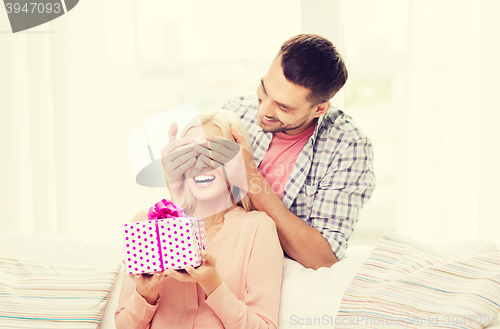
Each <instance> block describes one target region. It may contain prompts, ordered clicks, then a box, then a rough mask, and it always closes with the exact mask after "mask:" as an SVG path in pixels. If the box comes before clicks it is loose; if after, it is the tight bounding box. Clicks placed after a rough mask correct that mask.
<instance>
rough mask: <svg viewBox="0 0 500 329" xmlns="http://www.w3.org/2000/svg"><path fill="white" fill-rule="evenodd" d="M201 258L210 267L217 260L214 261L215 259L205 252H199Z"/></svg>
mask: <svg viewBox="0 0 500 329" xmlns="http://www.w3.org/2000/svg"><path fill="white" fill-rule="evenodd" d="M201 258H203V259H204V260H205V261H206V262H207V263H208V264H209V265H211V266H215V264H216V263H217V259H215V257H214V256H213V255H212V254H211V253H209V252H208V251H206V250H202V251H201Z"/></svg>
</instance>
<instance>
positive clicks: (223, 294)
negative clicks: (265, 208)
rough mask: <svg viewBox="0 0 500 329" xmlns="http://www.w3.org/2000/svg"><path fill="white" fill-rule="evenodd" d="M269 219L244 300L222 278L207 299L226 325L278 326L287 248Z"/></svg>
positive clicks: (255, 251) (256, 249) (257, 244)
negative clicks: (285, 249)
mask: <svg viewBox="0 0 500 329" xmlns="http://www.w3.org/2000/svg"><path fill="white" fill-rule="evenodd" d="M265 223H266V225H265V226H264V225H263V226H264V227H262V231H261V232H262V234H258V235H257V236H256V239H255V242H254V246H253V248H252V252H251V256H250V260H249V263H248V272H247V280H246V287H245V297H244V300H243V301H241V300H238V299H237V298H236V296H235V295H234V294H233V293H232V292H231V291H230V290H229V288H228V287H227V286H226V285H225V284H224V282H222V284H221V285H220V286H219V287H218V288H217V289H215V290H214V291H213V292H212V293H211V294H210V295H209V296H208V297H207V299H206V301H205V302H206V303H207V304H208V306H210V307H211V308H212V310H213V311H214V312H215V314H217V316H218V317H219V319H220V320H221V321H222V323H223V324H224V327H225V328H226V329H240V328H241V329H243V328H273V329H276V328H277V326H278V316H279V306H280V298H281V281H282V277H283V251H282V249H281V245H280V243H279V239H278V234H277V232H276V225H275V224H274V222H273V221H272V220H270V221H266V222H265ZM259 229H261V228H259Z"/></svg>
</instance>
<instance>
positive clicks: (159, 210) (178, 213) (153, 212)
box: [148, 199, 187, 220]
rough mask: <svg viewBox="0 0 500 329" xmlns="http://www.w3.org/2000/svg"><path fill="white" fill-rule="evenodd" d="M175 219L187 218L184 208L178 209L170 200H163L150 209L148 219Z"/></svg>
mask: <svg viewBox="0 0 500 329" xmlns="http://www.w3.org/2000/svg"><path fill="white" fill-rule="evenodd" d="M175 217H187V216H186V215H185V214H184V210H182V208H180V207H177V206H176V205H175V204H174V203H173V202H172V201H170V200H165V199H163V200H161V201H160V202H158V203H157V204H155V205H154V207H151V208H149V212H148V219H149V220H152V219H163V218H175Z"/></svg>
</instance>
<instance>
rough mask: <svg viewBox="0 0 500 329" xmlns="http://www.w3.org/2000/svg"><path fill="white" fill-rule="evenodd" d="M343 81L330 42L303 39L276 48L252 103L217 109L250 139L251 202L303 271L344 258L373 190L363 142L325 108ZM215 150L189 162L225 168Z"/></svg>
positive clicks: (239, 101) (200, 150) (346, 121)
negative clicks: (239, 123) (235, 119)
mask: <svg viewBox="0 0 500 329" xmlns="http://www.w3.org/2000/svg"><path fill="white" fill-rule="evenodd" d="M346 79H347V69H346V67H345V64H344V61H343V59H342V57H341V56H340V54H339V53H338V52H337V50H336V48H335V47H334V46H333V45H332V43H331V42H330V41H328V40H326V39H325V38H323V37H320V36H317V35H312V34H302V35H298V36H295V37H292V38H291V39H289V40H288V41H286V42H285V43H284V44H283V45H282V46H281V49H280V52H279V53H278V55H277V57H276V59H275V60H274V61H273V63H272V64H271V67H270V69H269V71H268V72H267V74H266V75H265V76H264V77H263V78H262V79H261V81H260V84H259V87H258V90H257V97H255V96H245V97H238V98H235V99H232V100H230V101H229V102H228V103H227V104H226V105H224V108H226V109H229V110H231V111H234V112H235V113H236V114H238V115H239V116H240V117H241V119H242V120H243V123H244V124H245V126H246V128H247V130H248V133H249V135H250V138H251V139H252V144H253V145H252V146H253V150H254V154H253V158H252V157H251V156H249V154H250V152H244V154H245V155H246V156H244V159H245V166H244V167H245V169H246V178H247V183H248V191H247V193H248V195H249V196H250V199H251V200H252V202H253V203H254V205H255V207H256V208H257V209H258V210H261V211H264V212H266V213H267V215H268V216H269V217H271V218H272V219H273V220H274V221H275V223H276V228H277V230H278V236H279V238H280V242H281V245H282V247H283V250H284V251H285V253H286V254H287V255H288V256H289V257H291V258H293V259H295V260H296V261H298V262H299V263H301V264H302V265H304V266H305V267H307V268H313V269H318V268H320V267H330V266H331V265H332V264H334V263H335V262H337V261H338V260H340V259H342V258H343V257H344V256H345V251H346V249H347V243H348V241H349V238H350V237H351V234H352V233H353V231H354V228H355V226H356V223H357V221H358V219H359V211H360V210H361V208H362V207H363V205H364V204H365V203H366V202H367V201H368V200H369V199H370V197H371V195H372V193H373V191H374V189H375V176H374V174H373V169H372V164H373V150H372V144H371V142H370V140H369V139H368V137H366V136H365V135H364V133H363V132H362V131H361V130H360V129H359V128H358V127H357V126H356V124H355V123H354V122H353V121H352V119H351V118H350V117H349V116H348V115H346V114H345V113H343V112H342V111H340V110H337V109H333V108H331V103H330V99H331V98H332V97H333V96H334V95H335V94H336V93H337V92H338V91H339V90H340V89H341V88H342V87H343V85H344V84H345V82H346ZM232 131H233V136H234V138H235V140H236V141H237V142H238V143H239V144H240V145H241V146H242V149H243V150H244V149H248V145H246V143H245V142H244V140H243V138H242V136H241V135H240V134H239V133H238V132H237V131H236V130H234V129H233V130H232ZM173 139H175V138H173ZM176 146H177V145H176ZM222 149H223V148H222V147H218V146H217V142H216V141H215V142H214V143H212V146H211V147H206V146H205V147H201V146H198V147H197V148H196V151H193V150H192V151H191V153H189V154H190V155H189V156H191V157H192V156H197V155H200V154H201V155H204V156H206V157H207V158H210V159H213V160H215V161H219V162H221V163H224V162H222V161H221V160H219V159H221V158H224V156H223V153H224V151H222ZM186 152H187V151H186ZM187 158H188V153H186V155H185V159H187ZM183 161H186V160H183ZM181 163H184V162H182V161H181ZM193 164H194V163H193V162H191V164H190V165H191V166H192V165H193ZM187 165H188V164H187V162H186V166H187ZM179 168H181V169H182V170H184V167H183V166H179ZM240 176H244V175H240Z"/></svg>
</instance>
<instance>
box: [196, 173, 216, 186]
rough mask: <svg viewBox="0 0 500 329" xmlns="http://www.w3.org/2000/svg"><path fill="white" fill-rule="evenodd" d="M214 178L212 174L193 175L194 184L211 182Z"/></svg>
mask: <svg viewBox="0 0 500 329" xmlns="http://www.w3.org/2000/svg"><path fill="white" fill-rule="evenodd" d="M214 179H215V176H213V175H200V176H196V177H194V181H195V182H196V184H208V183H211V182H213V180H214Z"/></svg>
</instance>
